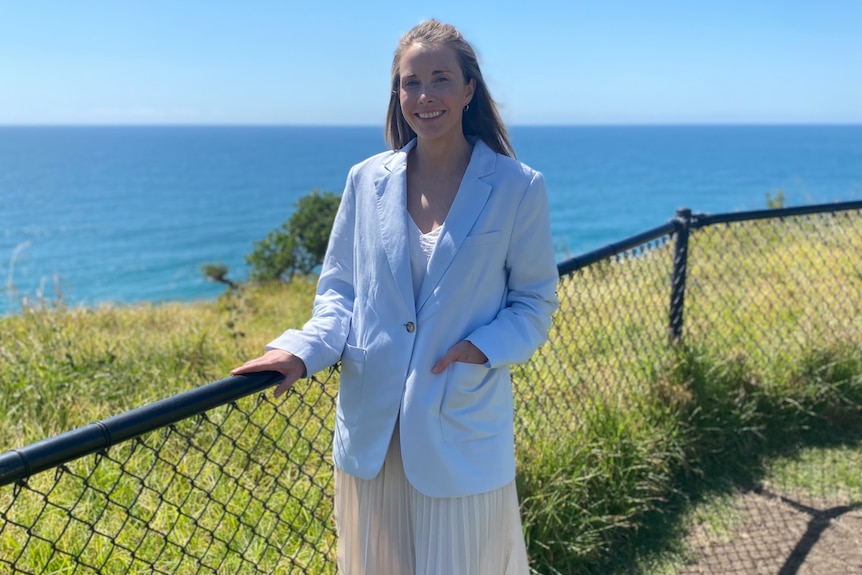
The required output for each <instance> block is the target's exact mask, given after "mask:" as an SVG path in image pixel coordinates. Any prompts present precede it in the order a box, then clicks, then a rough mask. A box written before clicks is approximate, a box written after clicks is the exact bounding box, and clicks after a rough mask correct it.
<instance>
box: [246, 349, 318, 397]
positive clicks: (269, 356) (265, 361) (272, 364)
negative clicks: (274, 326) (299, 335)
mask: <svg viewBox="0 0 862 575" xmlns="http://www.w3.org/2000/svg"><path fill="white" fill-rule="evenodd" d="M258 371H277V372H279V373H280V374H282V375H283V376H284V381H282V382H281V383H280V384H278V387H276V388H275V397H279V396H280V395H281V394H283V393H285V392H287V390H289V389H290V388H291V386H293V384H294V383H296V381H297V380H298V379H299V378H301V377H303V376H305V371H306V370H305V362H304V361H302V360H301V359H299V358H298V357H296V356H295V355H293V354H292V353H290V352H289V351H284V350H283V349H271V350H269V351H267V352H266V353H265V354H263V355H262V356H260V357H256V358H254V359H250V360H248V361H247V362H245V363H244V364H242V365H241V366H239V367H235V368H234V369H232V370H231V371H230V373H231V375H241V374H244V373H255V372H258Z"/></svg>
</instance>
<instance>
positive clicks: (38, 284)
mask: <svg viewBox="0 0 862 575" xmlns="http://www.w3.org/2000/svg"><path fill="white" fill-rule="evenodd" d="M510 136H511V139H512V143H513V145H514V147H515V151H516V152H517V154H518V158H519V159H520V160H522V161H524V162H526V163H527V164H529V165H531V166H532V167H534V168H536V169H538V170H540V171H542V172H543V173H544V175H545V179H546V182H547V185H548V193H549V197H550V202H551V220H552V232H553V235H554V240H555V242H556V244H557V251H558V254H557V256H558V259H560V260H562V259H564V258H566V257H569V256H571V255H578V254H581V253H584V252H587V251H590V250H593V249H596V248H599V247H602V246H604V245H606V244H608V243H612V242H616V241H618V240H620V239H623V238H625V237H628V236H630V235H633V234H636V233H639V232H641V231H644V230H646V229H649V228H652V227H654V226H657V225H660V224H662V223H665V222H666V221H668V220H669V219H671V218H672V217H673V216H674V213H675V211H676V209H677V208H680V207H688V208H691V209H692V210H693V211H696V212H706V213H719V212H729V211H739V210H752V209H762V208H764V207H766V201H767V196H768V195H772V196H775V195H777V194H778V193H779V191H781V192H782V193H783V194H784V199H785V205H788V206H793V205H805V204H813V203H823V202H835V201H847V200H859V199H862V126H859V125H856V126H625V127H624V126H613V127H612V126H596V127H583V126H578V127H574V126H566V127H538V126H537V127H526V126H516V127H512V128H511V129H510ZM383 150H385V144H384V141H383V130H382V128H375V127H341V128H336V127H0V315H5V314H8V313H14V312H16V311H18V310H20V302H21V301H22V299H23V298H29V299H31V300H32V299H34V298H40V297H43V298H46V299H48V300H51V299H54V298H55V297H57V295H58V294H60V295H61V296H62V299H63V300H64V301H65V302H66V303H68V304H71V305H98V304H100V303H103V302H113V303H131V302H138V301H155V302H158V301H166V300H179V301H189V300H195V299H212V298H215V297H216V296H218V294H220V293H222V292H223V291H224V286H223V285H220V284H214V283H211V282H208V281H206V280H205V278H204V277H203V275H202V274H201V271H200V268H201V266H202V265H203V264H207V263H222V264H225V265H227V266H228V267H229V269H230V273H229V276H228V277H232V278H234V279H243V278H245V277H246V275H247V267H246V264H245V259H244V257H245V255H246V254H248V253H250V252H251V251H252V249H253V244H254V242H255V241H258V240H260V239H263V238H264V237H265V236H266V234H267V233H269V232H270V231H271V230H273V229H275V228H277V227H279V226H280V225H281V224H282V223H283V222H284V221H285V220H286V219H287V218H288V217H289V216H290V214H291V212H292V209H293V206H294V203H295V202H296V201H297V199H299V198H300V197H301V196H303V195H305V194H307V193H309V192H310V191H311V190H312V189H315V188H317V189H319V190H321V191H333V192H336V193H339V194H340V192H341V190H342V188H343V186H344V181H345V178H346V176H347V171H348V169H349V168H350V166H351V165H352V164H354V163H356V162H359V161H361V160H362V159H364V158H366V157H367V156H369V155H372V154H374V153H377V152H380V151H383Z"/></svg>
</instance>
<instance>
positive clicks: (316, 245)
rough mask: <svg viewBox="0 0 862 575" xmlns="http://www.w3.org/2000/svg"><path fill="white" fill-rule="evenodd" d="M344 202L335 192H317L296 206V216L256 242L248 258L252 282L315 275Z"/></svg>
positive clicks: (294, 213)
mask: <svg viewBox="0 0 862 575" xmlns="http://www.w3.org/2000/svg"><path fill="white" fill-rule="evenodd" d="M340 201H341V199H340V198H339V197H338V196H336V195H335V194H333V193H332V192H323V193H319V192H318V191H317V189H314V190H312V191H311V193H310V194H308V195H307V196H303V197H302V198H300V199H299V201H297V202H296V204H295V210H294V212H293V215H291V216H290V218H289V219H288V220H287V221H286V222H285V223H284V224H282V225H281V227H280V228H278V229H275V230H273V231H271V232H270V233H269V234H268V235H267V236H266V238H264V239H263V240H261V241H259V242H255V244H254V251H253V252H252V253H250V254H248V255H247V256H245V261H246V263H248V264H249V265H250V266H251V272H250V274H249V276H250V279H251V280H252V281H258V282H266V281H276V280H280V281H290V279H291V278H292V277H293V276H294V275H297V274H299V275H306V274H310V273H312V272H313V271H314V270H315V269H316V268H317V267H318V266H319V265H320V264H322V263H323V257H324V256H325V255H326V246H327V244H328V242H329V234H330V232H331V231H332V222H333V221H334V220H335V213H336V211H337V210H338V204H339V202H340Z"/></svg>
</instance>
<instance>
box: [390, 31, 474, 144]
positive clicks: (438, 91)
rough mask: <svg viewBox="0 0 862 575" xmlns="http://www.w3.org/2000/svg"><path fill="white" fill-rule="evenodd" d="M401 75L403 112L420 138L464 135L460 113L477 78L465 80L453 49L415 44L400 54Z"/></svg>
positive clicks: (430, 138) (428, 138) (471, 92)
mask: <svg viewBox="0 0 862 575" xmlns="http://www.w3.org/2000/svg"><path fill="white" fill-rule="evenodd" d="M399 75H400V77H401V85H400V86H399V99H400V101H401V111H402V112H403V113H404V119H405V120H407V123H408V124H409V125H410V127H411V128H413V131H414V132H416V136H417V137H418V138H419V139H425V140H429V141H430V140H437V139H440V138H442V139H444V140H445V139H448V138H457V137H462V138H463V132H462V130H461V115H462V114H463V110H464V106H465V105H467V104H469V103H470V100H471V99H472V98H473V90H474V89H475V86H476V81H475V80H474V79H471V80H470V81H469V82H464V73H463V72H462V71H461V66H460V65H459V64H458V58H457V56H456V55H455V51H454V50H453V49H452V48H450V47H448V46H445V45H437V44H413V45H412V46H410V47H409V48H407V50H405V51H404V54H402V56H401V63H400V66H399Z"/></svg>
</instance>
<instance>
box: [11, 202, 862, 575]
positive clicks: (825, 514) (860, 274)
mask: <svg viewBox="0 0 862 575" xmlns="http://www.w3.org/2000/svg"><path fill="white" fill-rule="evenodd" d="M860 213H862V202H851V203H844V204H834V205H830V206H811V207H808V208H793V209H786V210H769V211H764V212H747V213H735V214H725V215H720V216H705V215H691V214H690V213H688V212H686V211H681V212H679V213H678V215H677V218H675V219H674V220H672V221H671V222H669V223H668V224H666V225H664V226H660V227H658V228H655V229H653V230H650V231H648V232H645V233H643V234H639V235H638V236H635V237H632V238H629V239H627V240H624V241H622V242H620V243H619V244H616V245H612V246H608V247H606V248H604V249H602V250H597V251H595V252H592V253H590V254H586V255H584V256H582V257H579V258H574V259H571V260H568V261H566V262H563V263H562V264H560V272H561V283H560V287H559V296H560V300H561V308H560V310H559V311H558V313H557V314H556V315H555V318H554V323H553V327H552V330H551V334H550V337H549V341H548V343H547V344H545V345H544V346H543V347H542V348H541V349H540V350H539V351H538V352H537V354H536V355H535V356H534V358H533V359H532V360H531V362H530V363H528V364H526V365H524V366H516V367H515V368H514V369H513V385H514V386H515V390H516V393H517V400H516V401H517V403H516V423H517V442H518V444H517V452H518V459H519V475H518V487H519V493H520V495H521V498H522V512H523V516H524V524H525V532H526V535H527V539H528V544H529V549H530V554H531V561H532V567H533V569H534V570H535V571H536V572H538V573H614V572H618V573H630V572H643V573H649V572H661V573H674V572H676V573H716V574H717V573H739V574H742V573H745V574H750V573H780V574H782V575H788V574H791V573H845V572H853V571H854V569H855V570H857V571H860V572H862V554H860V549H862V542H860V540H859V539H860V533H862V529H860V527H862V514H860V509H862V455H860V454H862V447H860V437H862V434H860V430H862V357H860V351H859V350H862V313H860V308H862V256H860V254H862V219H860V217H859V216H860ZM321 375H324V374H318V378H315V379H312V380H310V381H309V382H307V383H306V384H304V385H298V386H296V387H295V390H294V391H292V392H291V393H290V394H288V396H287V399H285V400H283V401H277V402H275V401H273V400H272V399H270V397H271V395H269V394H268V393H267V392H266V390H268V388H270V387H272V386H273V385H274V384H275V382H276V380H277V375H276V374H258V375H254V376H249V377H235V378H228V379H225V380H221V381H219V382H215V383H213V384H210V385H208V386H204V387H201V388H199V389H196V390H193V391H191V392H188V393H185V394H181V395H179V396H176V397H173V398H169V399H167V400H163V401H161V402H157V403H155V404H152V405H149V406H146V407H143V408H140V409H138V410H134V411H132V412H129V413H126V414H122V415H119V416H116V417H113V418H110V419H107V420H104V421H101V422H99V423H96V424H91V425H90V426H87V427H84V428H81V429H78V430H75V431H72V432H69V433H66V434H63V435H61V436H58V437H55V438H50V439H46V440H44V441H42V442H39V443H36V444H33V445H29V446H27V447H24V448H21V449H18V450H13V451H10V452H7V453H5V454H2V455H0V573H6V572H10V573H33V574H35V573H165V574H186V573H315V574H316V573H334V572H335V568H334V552H335V551H334V549H335V536H334V529H333V523H332V520H331V495H332V493H331V492H332V463H331V458H330V442H331V433H332V432H331V430H332V425H333V417H334V415H333V399H334V396H335V393H336V390H337V379H338V376H337V372H336V371H333V372H331V373H328V374H325V375H326V377H325V378H322V377H320V376H321ZM621 562H624V564H625V566H624V567H620V565H622V564H623V563H621Z"/></svg>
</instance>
